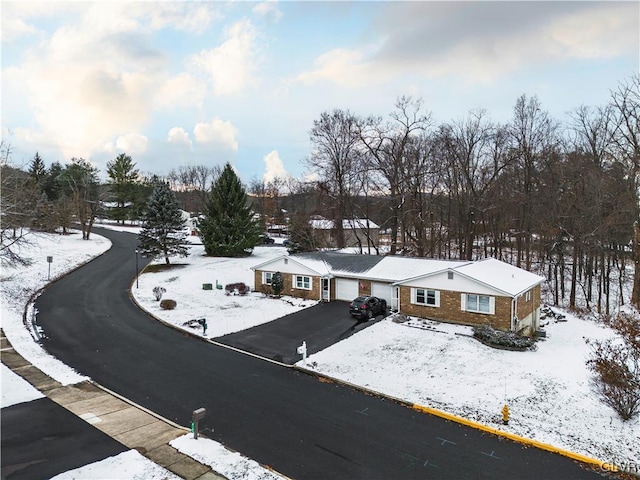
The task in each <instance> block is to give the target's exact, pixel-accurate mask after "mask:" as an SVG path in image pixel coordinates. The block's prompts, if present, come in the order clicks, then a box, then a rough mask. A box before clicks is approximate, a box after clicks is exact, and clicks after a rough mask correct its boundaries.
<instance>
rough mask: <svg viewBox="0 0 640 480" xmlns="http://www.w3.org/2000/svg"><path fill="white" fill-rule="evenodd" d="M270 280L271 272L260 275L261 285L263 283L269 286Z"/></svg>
mask: <svg viewBox="0 0 640 480" xmlns="http://www.w3.org/2000/svg"><path fill="white" fill-rule="evenodd" d="M272 278H273V272H263V273H262V283H264V284H265V285H271V280H272Z"/></svg>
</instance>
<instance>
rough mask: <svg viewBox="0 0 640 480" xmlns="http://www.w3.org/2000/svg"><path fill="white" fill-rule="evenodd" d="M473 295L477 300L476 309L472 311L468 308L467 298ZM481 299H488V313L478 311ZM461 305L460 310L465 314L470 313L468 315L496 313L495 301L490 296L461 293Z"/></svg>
mask: <svg viewBox="0 0 640 480" xmlns="http://www.w3.org/2000/svg"><path fill="white" fill-rule="evenodd" d="M471 295H473V296H474V297H476V298H477V307H478V309H474V308H472V307H470V306H469V296H471ZM481 298H487V299H489V311H488V312H483V311H482V310H480V299H481ZM461 304H462V310H464V311H465V312H470V313H481V314H483V315H495V313H496V299H495V297H493V296H490V295H481V294H478V293H463V294H462V295H461Z"/></svg>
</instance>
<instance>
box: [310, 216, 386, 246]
mask: <svg viewBox="0 0 640 480" xmlns="http://www.w3.org/2000/svg"><path fill="white" fill-rule="evenodd" d="M309 225H310V226H311V228H312V230H313V235H314V240H315V243H316V245H318V246H319V247H320V248H336V247H337V246H338V242H337V238H336V226H335V223H334V221H333V220H328V219H326V218H324V217H322V216H320V215H314V216H312V217H311V218H310V220H309ZM342 229H343V230H344V240H345V247H363V248H367V247H377V246H378V242H379V240H378V237H379V232H380V226H379V225H377V224H376V223H375V222H373V221H372V220H369V219H368V218H349V219H344V220H343V221H342Z"/></svg>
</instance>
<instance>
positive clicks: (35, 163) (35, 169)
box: [29, 152, 47, 185]
mask: <svg viewBox="0 0 640 480" xmlns="http://www.w3.org/2000/svg"><path fill="white" fill-rule="evenodd" d="M29 176H30V177H31V178H32V179H33V180H34V181H35V183H36V184H37V185H40V183H41V182H42V180H43V179H44V178H45V177H46V176H47V169H46V168H45V166H44V162H43V161H42V157H41V156H40V154H39V153H38V152H36V154H35V156H34V157H33V160H31V164H29Z"/></svg>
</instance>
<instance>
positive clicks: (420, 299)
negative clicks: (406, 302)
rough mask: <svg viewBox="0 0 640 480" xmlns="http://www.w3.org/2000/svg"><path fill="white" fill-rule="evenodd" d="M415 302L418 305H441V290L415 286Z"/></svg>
mask: <svg viewBox="0 0 640 480" xmlns="http://www.w3.org/2000/svg"><path fill="white" fill-rule="evenodd" d="M413 303H416V304H418V305H429V306H431V307H439V306H440V292H438V291H437V290H428V289H425V288H415V289H414V290H413Z"/></svg>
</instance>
